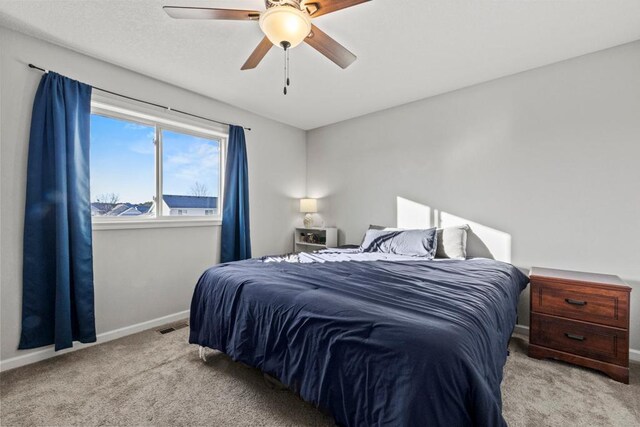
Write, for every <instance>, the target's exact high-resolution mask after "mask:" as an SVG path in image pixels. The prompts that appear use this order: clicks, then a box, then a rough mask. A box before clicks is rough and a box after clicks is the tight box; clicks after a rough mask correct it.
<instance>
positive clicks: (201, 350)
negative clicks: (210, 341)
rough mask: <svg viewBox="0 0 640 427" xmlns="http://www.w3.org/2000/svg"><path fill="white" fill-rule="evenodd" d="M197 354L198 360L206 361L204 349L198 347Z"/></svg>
mask: <svg viewBox="0 0 640 427" xmlns="http://www.w3.org/2000/svg"><path fill="white" fill-rule="evenodd" d="M198 354H199V357H200V359H202V361H203V362H206V361H207V355H206V354H205V347H203V346H200V347H198Z"/></svg>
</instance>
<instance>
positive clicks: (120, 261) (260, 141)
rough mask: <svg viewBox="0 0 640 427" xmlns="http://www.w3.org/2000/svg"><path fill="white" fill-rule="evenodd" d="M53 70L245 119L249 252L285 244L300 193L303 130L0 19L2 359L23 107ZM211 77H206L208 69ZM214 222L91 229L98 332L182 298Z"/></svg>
mask: <svg viewBox="0 0 640 427" xmlns="http://www.w3.org/2000/svg"><path fill="white" fill-rule="evenodd" d="M29 62H33V63H35V64H37V65H40V66H43V67H47V68H50V69H52V70H56V71H58V72H60V73H62V74H65V75H67V76H69V77H72V78H75V79H78V80H81V81H85V82H87V83H90V84H93V85H95V86H99V87H104V88H108V89H111V90H114V91H118V92H122V93H125V94H128V95H131V96H134V97H139V98H142V99H145V100H148V101H152V102H156V103H160V104H164V105H170V106H172V107H174V108H179V109H182V110H185V111H189V112H193V113H195V114H199V115H203V116H208V117H212V118H216V119H220V120H225V121H231V122H234V123H240V124H244V125H247V126H250V127H251V128H252V129H253V130H252V131H251V132H247V146H248V157H249V180H250V197H251V200H250V203H251V208H252V211H251V229H252V238H253V253H254V254H255V255H258V256H259V255H264V254H267V253H278V252H285V251H289V250H291V239H292V229H293V227H294V225H295V224H296V221H298V222H299V221H300V214H299V213H298V212H297V211H296V200H295V199H296V198H299V197H304V195H305V179H306V175H305V169H306V165H305V158H306V157H305V156H306V146H305V132H304V131H301V130H299V129H296V128H293V127H290V126H286V125H283V124H281V123H277V122H274V121H271V120H267V119H264V118H262V117H259V116H256V115H254V114H251V113H248V112H246V111H243V110H240V109H237V108H233V107H230V106H228V105H226V104H223V103H220V102H217V101H214V100H212V99H209V98H205V97H202V96H200V95H197V94H195V93H192V92H188V91H185V90H182V89H179V88H177V87H174V86H171V85H167V84H164V83H162V82H159V81H157V80H153V79H150V78H148V77H145V76H142V75H140V74H136V73H133V72H131V71H127V70H125V69H123V68H120V67H117V66H114V65H111V64H107V63H105V62H102V61H98V60H96V59H92V58H89V57H87V56H84V55H81V54H79V53H76V52H72V51H70V50H67V49H63V48H61V47H58V46H54V45H52V44H49V43H46V42H43V41H40V40H37V39H34V38H30V37H27V36H25V35H22V34H19V33H16V32H13V31H10V30H7V29H5V28H2V27H0V95H1V101H0V123H1V130H0V140H1V150H0V159H1V160H0V175H1V178H2V180H1V184H0V185H1V186H0V190H1V192H0V199H1V202H0V203H1V208H2V210H1V218H0V253H1V264H0V279H1V284H0V305H1V306H0V311H1V314H0V316H1V317H0V324H1V326H0V347H1V349H0V359H1V360H2V361H6V360H7V359H9V358H12V357H15V356H19V355H25V354H28V353H29V352H25V351H20V352H18V351H17V350H16V348H17V345H18V339H19V334H20V306H21V292H22V284H21V269H22V229H23V217H24V203H25V185H26V165H27V146H28V135H29V125H30V119H31V107H32V103H33V97H34V94H35V91H36V87H37V85H38V82H39V80H40V76H41V73H40V72H37V71H34V70H30V69H28V68H27V64H28V63H29ZM212 78H214V77H212ZM218 247H219V227H212V226H209V227H187V228H154V229H134V230H102V231H94V266H95V293H96V319H97V329H98V333H105V332H109V331H114V330H117V329H119V328H124V327H127V326H131V325H134V324H137V323H140V322H145V321H150V320H152V319H156V318H159V317H163V316H167V315H171V314H173V313H177V312H181V311H184V310H187V309H188V308H189V303H190V299H191V294H192V291H193V287H194V285H195V282H196V280H197V278H198V276H199V275H200V273H201V272H202V271H203V270H204V269H205V268H206V267H208V266H210V265H212V264H214V263H215V262H216V260H217V259H218V256H219V254H218Z"/></svg>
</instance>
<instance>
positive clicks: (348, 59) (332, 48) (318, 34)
mask: <svg viewBox="0 0 640 427" xmlns="http://www.w3.org/2000/svg"><path fill="white" fill-rule="evenodd" d="M304 41H305V42H306V43H307V44H308V45H310V46H311V47H313V48H314V49H315V50H317V51H318V52H320V53H321V54H323V55H324V56H326V57H327V58H329V59H330V60H332V61H333V62H335V63H336V64H338V66H340V67H341V68H347V67H348V66H349V65H351V64H352V63H353V61H355V60H356V58H357V57H356V56H355V55H354V54H353V53H351V52H349V50H347V48H345V47H344V46H342V45H341V44H340V43H338V42H337V41H335V40H334V39H332V38H331V37H329V36H328V35H327V34H326V33H324V32H322V31H321V30H320V29H319V28H318V27H316V26H315V25H313V24H311V33H310V34H309V35H308V36H307V38H306V39H304Z"/></svg>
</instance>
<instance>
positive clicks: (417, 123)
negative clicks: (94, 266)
mask: <svg viewBox="0 0 640 427" xmlns="http://www.w3.org/2000/svg"><path fill="white" fill-rule="evenodd" d="M425 84H429V82H425ZM372 90H379V89H377V88H372ZM307 159H308V166H307V193H308V195H309V196H310V197H314V196H315V197H320V198H322V200H321V202H320V205H319V210H320V211H321V212H322V214H323V215H324V217H325V219H326V221H327V223H329V224H333V225H336V226H337V227H338V228H339V229H340V230H341V236H340V237H341V241H342V242H346V243H359V242H360V239H361V238H362V235H363V233H364V231H365V229H366V227H367V225H368V224H370V223H376V224H383V225H395V224H396V220H397V212H396V211H397V197H402V198H405V199H408V200H410V201H413V202H417V203H418V204H422V205H425V206H428V207H430V208H431V209H437V210H439V211H441V212H446V213H449V214H453V215H456V216H458V217H462V218H465V219H467V220H470V221H473V222H476V223H479V224H482V225H484V226H487V227H490V228H491V229H495V230H499V231H501V232H503V233H506V235H507V236H508V235H510V238H511V259H512V262H513V264H515V265H517V266H519V267H522V268H525V269H528V268H529V267H531V266H534V265H535V266H547V267H556V268H563V269H575V270H586V271H594V272H603V273H613V274H617V275H619V276H621V277H622V278H623V279H625V280H627V281H628V283H630V284H631V285H632V286H633V288H634V290H633V292H632V316H631V328H632V331H631V333H632V338H631V347H632V348H634V349H640V244H639V242H640V42H635V43H631V44H627V45H623V46H620V47H616V48H613V49H609V50H605V51H602V52H598V53H594V54H591V55H587V56H583V57H580V58H575V59H572V60H568V61H564V62H561V63H558V64H554V65H550V66H546V67H543V68H539V69H536V70H532V71H528V72H524V73H521V74H517V75H513V76H510V77H506V78H501V79H498V80H495V81H491V82H488V83H485V84H481V85H477V86H473V87H469V88H465V89H462V90H458V91H455V92H451V93H447V94H444V95H441V96H437V97H433V98H428V99H425V100H422V101H418V102H415V103H411V104H407V105H403V106H400V107H396V108H393V109H389V110H386V111H381V112H377V113H374V114H370V115H367V116H364V117H360V118H356V119H352V120H348V121H345V122H341V123H338V124H335V125H332V126H327V127H323V128H319V129H315V130H313V131H310V132H309V133H308V134H307ZM527 319H528V290H527V292H526V293H525V294H524V295H523V297H522V299H521V303H520V323H523V324H526V323H527Z"/></svg>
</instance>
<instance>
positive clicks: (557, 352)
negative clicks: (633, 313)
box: [529, 267, 631, 384]
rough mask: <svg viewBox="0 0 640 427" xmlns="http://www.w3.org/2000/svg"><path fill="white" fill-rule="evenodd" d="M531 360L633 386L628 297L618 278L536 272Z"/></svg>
mask: <svg viewBox="0 0 640 427" xmlns="http://www.w3.org/2000/svg"><path fill="white" fill-rule="evenodd" d="M529 276H530V279H531V319H530V326H529V327H530V330H529V357H534V358H536V359H542V358H545V357H551V358H554V359H558V360H563V361H565V362H569V363H573V364H576V365H581V366H585V367H587V368H592V369H597V370H599V371H602V372H604V373H606V374H607V375H609V376H610V377H611V378H613V379H614V380H616V381H620V382H623V383H625V384H629V294H630V292H631V288H630V287H629V286H627V284H626V283H625V282H623V281H622V280H621V279H620V278H619V277H618V276H613V275H608V274H592V273H580V272H576V271H564V270H554V269H550V268H538V267H533V268H532V269H531V272H530V274H529Z"/></svg>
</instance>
